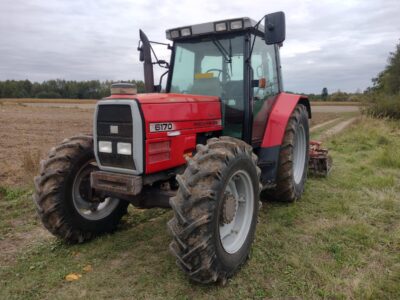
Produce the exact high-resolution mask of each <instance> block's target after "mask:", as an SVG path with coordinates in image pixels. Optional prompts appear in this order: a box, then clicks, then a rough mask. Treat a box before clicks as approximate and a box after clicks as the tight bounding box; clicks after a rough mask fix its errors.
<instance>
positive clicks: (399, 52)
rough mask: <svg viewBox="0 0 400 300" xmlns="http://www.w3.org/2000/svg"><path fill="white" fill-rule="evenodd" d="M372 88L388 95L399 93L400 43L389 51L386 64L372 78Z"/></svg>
mask: <svg viewBox="0 0 400 300" xmlns="http://www.w3.org/2000/svg"><path fill="white" fill-rule="evenodd" d="M372 82H373V84H374V86H373V89H374V90H376V91H380V92H384V93H386V94H389V95H395V94H400V43H399V44H398V45H397V46H396V50H395V51H394V52H390V55H389V58H388V65H387V66H386V67H385V69H384V70H383V71H382V72H381V73H379V74H378V76H377V77H376V78H373V79H372Z"/></svg>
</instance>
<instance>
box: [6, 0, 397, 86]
mask: <svg viewBox="0 0 400 300" xmlns="http://www.w3.org/2000/svg"><path fill="white" fill-rule="evenodd" d="M278 10H283V11H285V13H286V18H287V21H286V23H287V40H286V42H285V43H284V46H283V47H282V49H281V58H282V59H281V60H282V67H283V75H284V83H285V88H286V89H287V90H291V91H297V92H316V93H319V92H320V91H321V90H322V88H323V87H327V88H328V89H329V90H330V91H334V90H337V89H341V90H344V91H355V90H356V89H358V88H360V89H364V88H366V87H367V86H369V85H370V82H371V81H370V80H371V78H372V77H374V76H376V74H377V73H378V72H379V71H381V70H382V69H383V68H384V66H385V64H386V60H387V56H388V54H389V52H390V51H393V50H394V48H395V45H396V43H398V42H399V37H400V22H398V14H399V12H400V2H399V1H397V0H387V1H372V0H368V1H355V0H352V1H346V2H344V1H333V0H329V1H308V0H300V1H289V0H283V1H279V2H271V3H268V5H266V2H265V1H261V0H257V1H252V2H251V3H248V2H247V3H244V2H243V1H241V0H240V1H239V0H231V1H228V0H224V1H215V0H214V1H212V0H204V1H180V2H176V1H172V0H166V1H154V0H148V1H144V0H139V1H136V0H135V1H133V0H113V1H106V0H97V1H96V0H89V1H77V0H70V1H67V0H64V1H62V0H55V1H45V0H31V1H23V0H14V1H9V0H5V1H1V3H0V36H1V43H0V80H5V79H25V78H27V79H30V80H34V81H42V80H46V79H52V78H65V79H71V80H86V79H101V80H104V79H113V80H118V79H142V78H143V74H142V66H141V64H140V63H139V59H138V53H137V50H136V48H137V43H138V30H139V28H142V29H143V30H144V31H145V32H146V33H147V35H148V36H149V37H150V39H151V40H157V41H162V42H166V40H165V30H166V29H168V28H173V27H178V26H184V25H189V24H195V23H202V22H207V21H215V20H221V19H226V18H234V17H241V16H249V17H252V18H253V19H256V20H258V19H260V18H261V17H262V16H263V14H264V13H268V12H273V11H278ZM157 51H158V53H160V56H161V57H162V58H164V59H165V58H168V55H169V51H168V50H167V49H166V48H165V47H157Z"/></svg>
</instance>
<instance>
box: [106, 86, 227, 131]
mask: <svg viewBox="0 0 400 300" xmlns="http://www.w3.org/2000/svg"><path fill="white" fill-rule="evenodd" d="M105 100H115V101H118V100H132V101H137V102H138V103H139V106H140V110H141V111H142V114H143V117H144V123H145V126H146V130H145V132H146V135H147V138H149V137H150V136H151V135H152V133H153V134H156V132H155V131H153V130H150V128H153V127H154V125H153V124H156V123H171V122H173V124H172V125H173V126H172V128H173V129H172V130H184V131H185V130H190V129H191V130H199V128H202V129H203V130H200V131H207V130H209V129H210V128H208V127H213V128H215V126H217V127H219V129H221V117H222V113H221V102H220V100H219V98H218V97H216V96H204V95H191V94H173V93H149V94H137V95H127V94H114V95H111V96H110V97H108V98H106V99H105ZM157 131H158V130H157ZM166 131H169V130H160V131H158V132H163V133H164V135H166Z"/></svg>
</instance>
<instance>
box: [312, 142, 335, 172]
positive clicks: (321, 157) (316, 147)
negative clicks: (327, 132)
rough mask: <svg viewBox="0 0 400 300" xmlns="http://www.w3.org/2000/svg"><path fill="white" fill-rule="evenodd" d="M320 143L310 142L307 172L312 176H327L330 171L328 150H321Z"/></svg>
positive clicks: (330, 158)
mask: <svg viewBox="0 0 400 300" xmlns="http://www.w3.org/2000/svg"><path fill="white" fill-rule="evenodd" d="M321 145H322V142H319V141H310V160H309V163H308V170H309V171H310V173H311V174H312V175H314V176H324V177H326V176H328V175H329V173H330V171H331V170H332V157H331V156H330V155H328V149H326V148H322V146H321Z"/></svg>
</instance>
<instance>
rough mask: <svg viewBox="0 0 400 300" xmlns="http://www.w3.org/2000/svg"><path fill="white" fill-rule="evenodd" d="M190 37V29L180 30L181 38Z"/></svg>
mask: <svg viewBox="0 0 400 300" xmlns="http://www.w3.org/2000/svg"><path fill="white" fill-rule="evenodd" d="M189 35H192V30H191V29H190V27H187V28H182V29H181V36H182V37H183V36H189Z"/></svg>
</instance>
